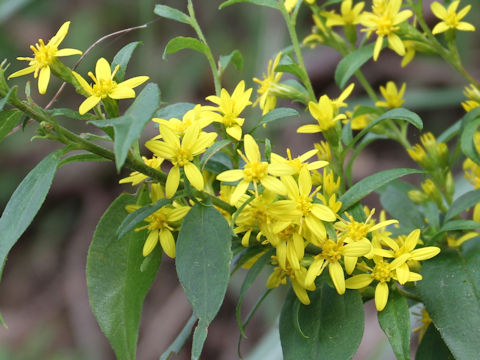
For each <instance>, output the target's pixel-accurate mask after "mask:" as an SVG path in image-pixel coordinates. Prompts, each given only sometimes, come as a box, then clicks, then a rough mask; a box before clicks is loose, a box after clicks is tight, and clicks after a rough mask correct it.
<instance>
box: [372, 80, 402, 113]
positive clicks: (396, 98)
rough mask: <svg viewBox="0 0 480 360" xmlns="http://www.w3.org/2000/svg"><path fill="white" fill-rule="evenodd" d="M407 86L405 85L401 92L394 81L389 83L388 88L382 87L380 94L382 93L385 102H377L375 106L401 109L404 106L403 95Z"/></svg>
mask: <svg viewBox="0 0 480 360" xmlns="http://www.w3.org/2000/svg"><path fill="white" fill-rule="evenodd" d="M406 88H407V84H406V83H403V84H402V87H401V88H400V90H398V89H397V85H395V83H394V82H393V81H389V82H387V85H386V86H380V92H381V93H382V95H383V97H384V98H385V101H377V102H376V103H375V106H378V107H384V108H387V109H395V108H399V107H401V106H402V105H403V103H404V102H405V100H404V99H403V94H405V89H406Z"/></svg>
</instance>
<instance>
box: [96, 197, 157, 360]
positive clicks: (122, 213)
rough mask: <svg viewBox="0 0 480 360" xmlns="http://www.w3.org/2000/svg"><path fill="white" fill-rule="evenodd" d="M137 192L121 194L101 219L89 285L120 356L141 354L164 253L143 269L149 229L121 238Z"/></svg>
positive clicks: (102, 324) (99, 318) (105, 330)
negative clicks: (142, 330)
mask: <svg viewBox="0 0 480 360" xmlns="http://www.w3.org/2000/svg"><path fill="white" fill-rule="evenodd" d="M134 203H135V198H134V197H133V196H130V195H126V194H122V195H120V196H119V197H118V198H117V199H116V200H115V201H114V202H113V203H112V204H111V205H110V207H109V208H108V209H107V211H106V212H105V213H104V214H103V216H102V218H101V219H100V222H99V223H98V225H97V229H96V230H95V234H94V235H93V240H92V243H91V244H90V249H89V251H88V257H87V286H88V296H89V299H90V305H91V307H92V310H93V313H94V315H95V317H96V319H97V321H98V324H99V325H100V328H101V329H102V331H103V333H104V334H105V336H106V337H107V339H108V341H109V342H110V344H111V346H112V348H113V350H114V351H115V355H116V358H117V359H120V360H123V359H128V360H133V359H135V353H136V347H137V340H138V328H139V324H140V317H141V313H142V307H143V300H144V299H145V296H146V294H147V292H148V291H149V289H150V287H151V285H152V283H153V280H154V279H155V275H156V274H157V271H158V267H159V266H160V262H161V258H162V254H161V251H160V246H157V247H156V248H155V249H154V253H155V259H154V261H150V262H149V264H148V265H147V266H145V268H144V269H143V270H144V271H143V272H142V271H140V266H141V264H142V262H143V259H144V258H143V256H142V248H143V244H144V242H145V239H146V235H147V233H146V232H145V231H141V232H135V231H131V232H130V233H128V234H127V235H126V236H125V237H123V238H122V239H120V240H119V239H117V236H116V234H115V230H116V229H117V228H118V226H119V225H120V223H121V222H122V220H123V219H124V218H125V217H126V216H127V211H126V210H125V206H126V205H128V204H134Z"/></svg>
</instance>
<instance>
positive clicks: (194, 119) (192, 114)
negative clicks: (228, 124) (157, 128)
mask: <svg viewBox="0 0 480 360" xmlns="http://www.w3.org/2000/svg"><path fill="white" fill-rule="evenodd" d="M208 115H210V111H208V110H205V106H202V105H200V104H197V105H195V107H194V108H193V109H192V110H189V111H187V112H186V113H185V115H183V117H182V120H179V119H176V118H171V119H169V120H166V119H160V118H153V119H152V121H154V122H156V123H158V124H164V125H166V126H168V127H169V128H170V129H172V130H173V131H175V133H176V134H177V135H178V136H183V135H185V131H187V129H188V128H189V127H190V126H191V125H192V124H194V123H198V125H199V126H200V129H203V128H204V127H207V126H208V125H210V124H211V123H212V119H211V118H210V117H209V116H208Z"/></svg>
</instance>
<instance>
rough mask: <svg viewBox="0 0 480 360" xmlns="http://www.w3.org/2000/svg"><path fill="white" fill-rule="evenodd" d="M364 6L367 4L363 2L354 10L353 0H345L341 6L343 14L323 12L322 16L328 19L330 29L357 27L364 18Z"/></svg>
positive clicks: (356, 5)
mask: <svg viewBox="0 0 480 360" xmlns="http://www.w3.org/2000/svg"><path fill="white" fill-rule="evenodd" d="M364 6H365V3H364V2H363V1H362V2H359V3H358V4H355V6H354V7H353V8H352V0H343V1H342V4H341V5H340V13H341V14H337V13H335V11H333V10H332V11H322V12H321V14H322V15H323V16H325V17H326V18H327V23H326V25H327V26H328V27H332V26H348V25H357V24H360V23H361V22H362V19H363V16H364V15H363V14H362V10H363V7H364Z"/></svg>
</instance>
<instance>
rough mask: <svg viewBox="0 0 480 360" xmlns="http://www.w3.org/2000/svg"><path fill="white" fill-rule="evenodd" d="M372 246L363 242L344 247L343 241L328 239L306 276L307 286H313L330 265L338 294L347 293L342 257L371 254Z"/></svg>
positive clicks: (331, 275) (329, 269) (330, 271)
mask: <svg viewBox="0 0 480 360" xmlns="http://www.w3.org/2000/svg"><path fill="white" fill-rule="evenodd" d="M370 249H371V244H370V242H369V241H368V240H367V241H361V242H356V243H351V244H347V245H344V243H343V241H342V240H340V239H337V240H336V241H334V240H331V239H328V240H325V242H324V243H323V244H322V252H321V253H320V254H318V255H316V256H315V260H313V262H312V264H311V265H310V267H309V268H308V271H307V275H306V276H305V286H311V285H312V284H313V283H314V282H315V278H316V277H317V276H319V275H320V274H321V273H322V272H323V270H324V269H325V268H326V267H327V265H328V272H329V274H330V278H331V279H332V282H333V285H334V286H335V289H337V292H338V293H339V294H340V295H342V294H344V293H345V274H344V272H343V268H342V265H340V260H341V258H342V256H350V257H359V256H363V255H366V254H368V253H369V252H370Z"/></svg>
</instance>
